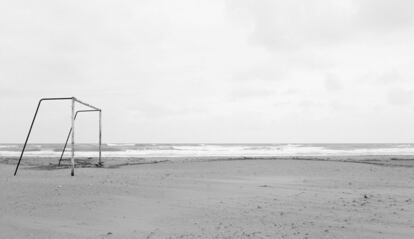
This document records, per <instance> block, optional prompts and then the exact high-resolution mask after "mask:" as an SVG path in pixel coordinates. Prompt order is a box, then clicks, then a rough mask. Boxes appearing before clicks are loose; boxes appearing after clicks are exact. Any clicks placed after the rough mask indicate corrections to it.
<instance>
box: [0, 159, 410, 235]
mask: <svg viewBox="0 0 414 239" xmlns="http://www.w3.org/2000/svg"><path fill="white" fill-rule="evenodd" d="M108 165H109V164H108ZM13 170H14V165H12V164H4V163H3V164H0V188H1V194H0V238H8V239H9V238H42V239H43V238H302V239H303V238H318V239H319V238H407V239H408V238H410V239H411V238H414V168H413V167H401V166H397V167H391V166H384V165H373V164H361V163H350V162H330V161H310V160H230V161H210V162H188V161H184V162H174V163H172V162H163V163H157V164H137V165H128V166H122V167H107V168H78V169H76V176H75V177H70V176H69V173H70V171H69V169H67V168H66V169H53V168H48V167H44V168H42V167H38V168H32V167H29V166H27V165H26V166H23V167H22V169H21V170H19V174H18V176H16V177H13V176H12V173H13Z"/></svg>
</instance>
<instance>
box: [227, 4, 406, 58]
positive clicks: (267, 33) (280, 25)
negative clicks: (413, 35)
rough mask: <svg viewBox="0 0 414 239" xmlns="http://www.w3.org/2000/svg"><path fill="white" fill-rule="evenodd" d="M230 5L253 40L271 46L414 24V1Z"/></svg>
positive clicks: (292, 46) (342, 38)
mask: <svg viewBox="0 0 414 239" xmlns="http://www.w3.org/2000/svg"><path fill="white" fill-rule="evenodd" d="M227 3H228V9H229V11H230V12H231V14H232V15H233V16H235V18H236V19H246V18H247V19H250V21H246V20H244V21H241V22H242V24H245V25H248V26H249V27H250V29H251V35H250V42H251V43H252V44H255V45H261V46H264V47H266V48H268V49H270V50H278V51H283V50H289V51H292V50H293V51H294V50H301V49H302V48H306V47H307V46H318V47H326V46H328V45H331V44H340V43H342V42H347V41H349V40H351V39H355V38H358V37H360V36H369V37H377V35H376V34H373V33H382V34H384V33H390V32H393V31H395V30H398V29H401V28H405V27H410V26H411V27H412V24H413V22H414V16H413V14H412V12H411V9H412V8H413V7H414V2H412V1H409V0H396V1H387V0H379V1H377V0H362V1H357V0H345V1H327V0H310V1H301V0H292V1H281V0H276V1H273V0H265V1H259V2H258V1H253V0H229V1H227Z"/></svg>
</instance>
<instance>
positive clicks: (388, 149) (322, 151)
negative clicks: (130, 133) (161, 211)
mask: <svg viewBox="0 0 414 239" xmlns="http://www.w3.org/2000/svg"><path fill="white" fill-rule="evenodd" d="M21 149H22V145H21V144H0V157H18V156H19V155H20V152H21ZM62 149H63V145H62V144H30V145H28V147H27V148H26V151H25V154H24V155H25V156H26V157H59V156H60V154H61V151H62ZM75 149H76V153H75V154H76V156H77V157H96V156H97V154H98V153H97V150H98V146H97V144H76V146H75ZM69 152H70V145H68V148H67V150H66V154H65V156H69ZM376 155H378V156H394V155H395V156H410V155H414V144H413V143H407V144H134V143H130V144H125V143H123V144H115V143H114V144H110V143H108V144H103V145H102V156H103V157H140V158H141V157H142V158H151V157H169V158H173V157H189V158H197V157H272V156H274V157H301V156H302V157H304V156H376Z"/></svg>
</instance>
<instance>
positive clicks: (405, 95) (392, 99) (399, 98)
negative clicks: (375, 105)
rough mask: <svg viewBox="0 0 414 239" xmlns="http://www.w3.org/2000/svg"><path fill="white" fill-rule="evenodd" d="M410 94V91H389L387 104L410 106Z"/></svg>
mask: <svg viewBox="0 0 414 239" xmlns="http://www.w3.org/2000/svg"><path fill="white" fill-rule="evenodd" d="M412 94H413V92H411V91H410V90H405V89H397V88H396V89H391V90H389V91H388V102H389V103H390V104H391V105H395V106H404V105H410V104H411V101H412Z"/></svg>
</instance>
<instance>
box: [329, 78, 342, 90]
mask: <svg viewBox="0 0 414 239" xmlns="http://www.w3.org/2000/svg"><path fill="white" fill-rule="evenodd" d="M325 88H326V90H327V91H339V90H342V85H341V81H340V80H339V79H338V76H336V75H334V74H327V75H326V78H325Z"/></svg>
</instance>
